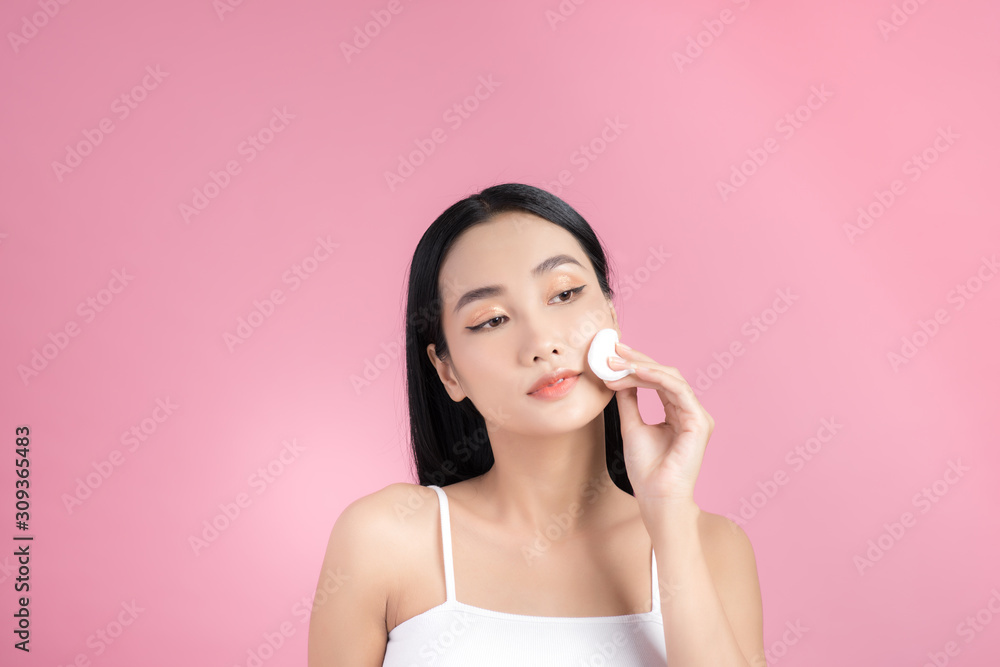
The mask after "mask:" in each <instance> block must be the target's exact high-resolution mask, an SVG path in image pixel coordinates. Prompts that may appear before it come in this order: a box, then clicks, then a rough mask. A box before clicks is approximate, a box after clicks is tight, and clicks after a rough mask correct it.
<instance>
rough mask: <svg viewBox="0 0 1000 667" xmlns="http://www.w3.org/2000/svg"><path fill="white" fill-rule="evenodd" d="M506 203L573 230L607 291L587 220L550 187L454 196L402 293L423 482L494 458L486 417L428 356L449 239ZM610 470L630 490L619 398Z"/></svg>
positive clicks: (610, 422)
mask: <svg viewBox="0 0 1000 667" xmlns="http://www.w3.org/2000/svg"><path fill="white" fill-rule="evenodd" d="M506 211H524V212H527V213H531V214H533V215H536V216H539V217H541V218H544V219H545V220H548V221H549V222H551V223H553V224H556V225H559V226H560V227H562V228H563V229H565V230H566V231H568V232H569V233H570V234H572V235H573V236H574V237H575V238H576V239H577V241H578V242H579V243H580V246H581V247H582V248H583V251H584V252H585V253H586V254H587V257H588V258H589V259H590V263H591V264H592V265H593V267H594V272H595V273H596V274H597V280H598V283H599V284H600V287H601V292H603V293H604V296H605V297H606V298H608V299H611V298H612V296H613V292H612V290H611V286H610V284H609V282H608V263H607V260H606V257H605V252H604V248H603V246H602V244H601V242H600V240H599V238H598V237H597V234H596V233H595V232H594V230H593V229H591V227H590V225H589V224H587V221H586V220H584V219H583V217H582V216H581V215H580V214H579V213H577V212H576V211H575V210H574V209H573V208H572V207H571V206H570V205H569V204H567V203H566V202H565V201H563V200H562V199H560V198H559V197H557V196H556V195H554V194H551V193H550V192H546V191H545V190H542V189H540V188H536V187H534V186H531V185H524V184H521V183H505V184H502V185H494V186H492V187H489V188H486V189H485V190H483V191H482V192H480V193H478V194H474V195H471V196H469V197H466V198H465V199H462V200H460V201H458V202H455V203H454V204H452V205H451V206H449V207H448V209H447V210H446V211H445V212H444V213H442V214H441V215H439V216H438V218H437V219H436V220H435V221H434V222H433V223H432V224H431V226H430V227H428V228H427V231H425V232H424V234H423V236H422V237H421V238H420V241H419V243H417V247H416V249H415V250H414V252H413V259H412V260H411V262H410V274H409V280H408V287H407V295H406V325H405V329H406V331H405V335H406V389H407V397H408V401H409V415H410V444H411V447H412V452H413V460H414V466H415V468H416V473H417V480H418V483H419V484H421V485H424V486H426V485H428V484H435V485H437V486H447V485H448V484H453V483H455V482H460V481H463V480H466V479H471V478H473V477H478V476H479V475H482V474H483V473H485V472H486V471H487V470H489V469H490V468H491V467H492V466H493V449H492V447H491V446H490V442H489V435H488V433H487V430H486V421H485V420H484V418H483V416H482V415H481V414H480V413H479V411H478V410H477V409H476V407H475V406H474V405H473V404H472V402H471V401H470V400H469V398H468V397H466V398H464V399H463V400H462V401H460V402H458V403H456V402H455V401H453V400H452V399H451V397H450V396H449V395H448V392H447V391H446V390H445V388H444V385H443V384H442V383H441V380H440V378H439V377H438V374H437V370H436V369H435V368H434V365H433V364H432V363H431V360H430V359H429V358H428V356H427V346H428V345H429V344H431V343H433V344H434V349H435V351H436V353H437V355H438V357H440V358H442V359H444V358H446V356H447V354H448V347H447V343H446V341H445V338H444V332H443V331H442V329H441V316H440V314H441V308H442V307H443V305H444V303H443V299H442V297H441V294H440V292H439V290H438V277H439V274H440V270H441V264H442V263H443V261H444V258H445V255H446V253H447V252H448V249H449V248H450V247H451V245H452V244H453V243H454V241H455V239H456V238H457V237H458V236H459V235H460V234H461V233H462V232H464V231H465V230H467V229H468V228H470V227H472V226H473V225H476V224H479V223H482V222H486V221H488V220H490V219H491V218H493V217H494V216H496V215H498V214H500V213H503V212H506ZM604 439H605V450H606V453H607V463H608V473H609V474H610V475H611V479H612V480H613V481H614V483H615V485H616V486H617V487H618V488H620V489H621V490H623V491H625V492H627V493H629V494H630V495H635V494H634V493H633V491H632V484H631V483H630V482H629V479H628V475H627V474H626V471H625V459H624V455H623V450H622V435H621V425H620V420H619V417H618V402H617V401H616V400H614V399H612V400H611V401H610V402H609V403H608V405H607V407H605V408H604Z"/></svg>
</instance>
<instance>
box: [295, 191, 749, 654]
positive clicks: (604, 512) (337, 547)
mask: <svg viewBox="0 0 1000 667" xmlns="http://www.w3.org/2000/svg"><path fill="white" fill-rule="evenodd" d="M612 296H613V294H612V290H611V288H610V286H609V283H608V267H607V262H606V260H605V253H604V250H603V248H602V246H601V243H600V241H599V240H598V238H597V236H596V235H595V234H594V231H593V230H592V229H591V228H590V226H589V225H588V224H587V222H586V221H585V220H584V219H583V218H582V217H581V216H580V215H579V214H578V213H577V212H576V211H575V210H573V209H572V208H571V207H570V206H569V205H568V204H566V203H565V202H564V201H562V200H561V199H559V198H558V197H556V196H554V195H552V194H550V193H548V192H545V191H544V190H540V189H538V188H535V187H531V186H528V185H522V184H516V183H511V184H505V185H497V186H494V187H490V188H487V189H486V190H483V191H482V192H480V193H479V194H475V195H472V196H470V197H468V198H466V199H463V200H461V201H459V202H457V203H456V204H454V205H452V206H451V207H449V208H448V210H446V211H445V212H444V213H442V214H441V216H439V217H438V219H437V220H435V221H434V223H433V224H432V225H431V226H430V228H429V229H428V230H427V231H426V232H425V233H424V235H423V237H422V238H421V240H420V242H419V243H418V244H417V248H416V251H415V252H414V255H413V259H412V262H411V264H410V277H409V286H408V294H407V308H406V316H407V319H406V372H407V392H408V395H409V410H410V429H411V438H412V447H413V453H414V457H415V462H416V472H417V479H418V481H419V484H405V483H398V484H390V485H389V486H387V487H385V488H384V489H382V490H381V491H377V492H375V493H372V494H370V495H367V496H364V497H363V498H360V499H358V500H356V501H354V502H353V503H351V504H350V505H348V506H347V508H345V509H344V511H343V513H342V514H341V515H340V517H339V518H338V519H337V521H336V523H335V524H334V526H333V530H332V531H331V535H330V541H329V544H328V547H327V551H326V556H325V560H324V562H323V567H322V571H321V574H320V581H319V585H318V587H317V601H316V603H315V604H314V606H313V610H312V616H311V620H310V626H309V665H310V667H348V666H350V667H376V666H378V665H383V666H386V667H411V666H418V665H435V666H439V667H450V666H454V665H462V666H463V667H464V666H470V665H471V666H477V667H479V666H483V665H505V666H507V665H544V666H545V667H556V666H559V665H567V666H569V665H572V666H573V667H577V666H581V665H587V666H589V665H606V666H614V665H617V666H625V665H636V666H638V665H642V666H644V667H646V666H650V665H666V664H667V662H668V657H669V664H670V666H671V667H691V666H694V665H712V666H713V667H719V666H727V667H728V666H734V667H736V666H743V667H746V666H752V667H760V666H765V667H766V662H765V660H764V645H763V621H762V609H761V597H760V588H759V583H758V578H757V568H756V561H755V558H754V553H753V548H752V546H751V544H750V542H749V540H748V539H747V536H746V534H745V533H744V532H743V531H742V530H741V529H740V528H739V527H738V526H737V525H736V524H735V523H733V522H731V521H729V520H728V519H726V518H725V517H723V516H720V515H718V514H712V513H710V512H706V511H703V510H701V509H700V508H699V507H698V506H697V504H696V503H695V501H694V498H693V492H694V484H695V480H696V478H697V476H698V472H699V470H700V467H701V461H702V457H703V455H704V452H705V447H706V445H707V443H708V439H709V436H710V435H711V433H712V428H713V426H714V422H713V420H712V418H711V416H709V414H708V413H707V412H706V411H705V410H704V408H702V406H701V405H700V404H699V403H698V401H697V400H696V398H695V395H694V393H693V391H692V390H691V387H690V386H689V385H688V383H687V382H686V381H685V380H684V378H683V377H681V374H680V373H679V372H678V371H677V369H676V368H673V367H671V366H663V365H661V364H660V363H658V362H657V361H655V360H654V359H653V358H652V357H650V356H648V355H646V354H644V353H642V352H639V351H638V350H633V349H630V348H629V347H626V346H625V345H623V344H618V345H617V346H616V352H617V355H618V357H612V361H611V362H610V365H611V368H612V369H616V370H617V369H626V368H632V369H634V372H633V373H631V374H629V375H627V376H625V377H624V378H622V379H619V380H615V381H611V382H607V381H604V380H601V379H600V378H598V377H597V375H596V374H595V373H594V372H593V370H591V368H590V366H589V365H588V362H587V352H588V349H589V347H590V343H591V341H592V340H593V338H594V334H595V333H596V332H597V331H598V330H600V329H605V328H613V329H615V330H617V331H618V332H619V334H621V330H620V329H619V326H618V319H617V315H616V313H615V308H614V306H613V304H612ZM622 338H623V341H627V340H628V336H627V335H625V336H622ZM640 387H642V388H646V389H652V390H654V391H655V392H656V393H657V395H658V396H659V397H660V400H661V401H662V403H663V409H664V413H665V419H664V421H663V422H661V423H659V424H645V423H644V422H643V421H642V418H641V417H640V415H639V410H638V405H637V402H636V392H637V390H638V388H640ZM321 593H322V594H321Z"/></svg>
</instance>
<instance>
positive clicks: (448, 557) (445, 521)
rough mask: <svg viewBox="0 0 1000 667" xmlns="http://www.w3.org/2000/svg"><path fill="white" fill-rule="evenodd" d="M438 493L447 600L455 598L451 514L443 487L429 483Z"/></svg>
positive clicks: (450, 600)
mask: <svg viewBox="0 0 1000 667" xmlns="http://www.w3.org/2000/svg"><path fill="white" fill-rule="evenodd" d="M429 488H432V489H434V490H435V491H436V492H437V495H438V502H439V503H440V506H441V549H442V551H443V552H444V590H445V597H446V598H447V600H448V602H452V601H454V600H455V563H454V561H453V560H452V554H451V516H450V515H449V513H448V496H447V495H446V494H445V492H444V489H442V488H441V487H440V486H437V485H435V484H431V485H429Z"/></svg>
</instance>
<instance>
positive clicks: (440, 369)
mask: <svg viewBox="0 0 1000 667" xmlns="http://www.w3.org/2000/svg"><path fill="white" fill-rule="evenodd" d="M427 356H428V357H429V358H430V360H431V363H432V364H434V368H436V369H437V374H438V377H439V378H440V379H441V384H443V385H444V389H445V391H447V392H448V396H450V397H451V400H453V401H455V402H456V403H459V402H461V401H463V400H464V399H465V391H463V390H462V384H461V383H460V382H459V381H458V378H457V377H456V376H455V369H454V368H452V366H451V363H450V362H447V361H442V360H441V359H439V358H438V356H437V350H436V349H435V347H434V343H430V344H429V345H428V346H427Z"/></svg>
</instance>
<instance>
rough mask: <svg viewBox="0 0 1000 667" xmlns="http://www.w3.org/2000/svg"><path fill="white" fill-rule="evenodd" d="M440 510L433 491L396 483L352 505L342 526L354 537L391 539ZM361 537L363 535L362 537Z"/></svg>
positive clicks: (340, 521) (349, 506) (339, 521)
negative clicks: (419, 519)
mask: <svg viewBox="0 0 1000 667" xmlns="http://www.w3.org/2000/svg"><path fill="white" fill-rule="evenodd" d="M436 506H437V496H436V495H435V492H434V490H433V489H431V488H429V487H426V486H421V485H420V484H409V483H407V482H393V483H392V484H389V485H387V486H385V487H383V488H381V489H379V490H378V491H373V492H371V493H369V494H367V495H364V496H361V497H360V498H358V499H356V500H354V501H352V502H351V503H350V504H348V505H347V507H345V508H344V510H343V511H342V512H341V514H340V517H339V518H338V519H337V522H338V523H344V524H346V525H347V527H348V528H350V532H352V533H362V535H363V534H371V535H373V536H382V537H391V536H392V535H394V534H397V532H398V531H397V530H388V531H387V529H393V528H395V529H401V530H405V528H406V527H407V526H408V525H410V524H411V523H412V522H411V521H409V520H410V519H412V518H414V517H420V516H426V515H428V514H429V513H432V509H433V508H435V507H436ZM358 536H359V537H360V536H361V535H358Z"/></svg>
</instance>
